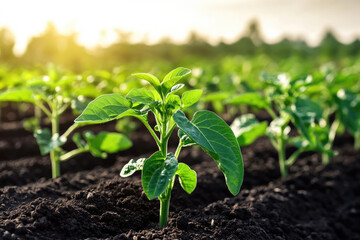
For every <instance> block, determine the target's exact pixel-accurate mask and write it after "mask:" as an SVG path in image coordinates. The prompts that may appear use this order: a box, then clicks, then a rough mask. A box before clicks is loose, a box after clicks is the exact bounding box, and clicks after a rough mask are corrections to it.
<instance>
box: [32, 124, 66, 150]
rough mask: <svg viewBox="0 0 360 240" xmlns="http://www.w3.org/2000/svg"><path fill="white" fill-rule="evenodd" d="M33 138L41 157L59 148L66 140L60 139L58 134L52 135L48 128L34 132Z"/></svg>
mask: <svg viewBox="0 0 360 240" xmlns="http://www.w3.org/2000/svg"><path fill="white" fill-rule="evenodd" d="M34 136H35V138H36V141H37V143H38V145H39V148H40V152H41V155H45V154H48V153H49V152H50V151H51V150H53V149H55V148H57V147H60V146H61V145H63V144H64V143H65V142H66V139H64V138H61V137H60V136H59V134H54V135H52V133H51V131H50V130H49V129H48V128H45V129H38V130H36V131H35V133H34Z"/></svg>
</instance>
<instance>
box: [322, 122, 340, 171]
mask: <svg viewBox="0 0 360 240" xmlns="http://www.w3.org/2000/svg"><path fill="white" fill-rule="evenodd" d="M339 125H340V121H339V120H338V119H335V120H334V122H333V123H332V124H331V127H330V131H329V142H328V143H327V144H326V146H325V148H326V149H327V150H331V148H332V146H333V143H334V140H335V136H336V131H337V129H338V128H339ZM321 160H322V163H323V164H325V165H327V164H329V163H330V154H328V153H323V154H322V155H321Z"/></svg>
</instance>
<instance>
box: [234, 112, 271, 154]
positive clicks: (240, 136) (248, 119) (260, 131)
mask: <svg viewBox="0 0 360 240" xmlns="http://www.w3.org/2000/svg"><path fill="white" fill-rule="evenodd" d="M230 127H231V129H232V130H233V132H234V134H235V136H236V137H237V140H238V143H239V145H240V147H241V146H247V145H249V144H251V143H253V142H254V141H255V140H256V139H257V138H258V137H260V136H263V135H265V134H266V128H267V123H266V122H261V123H260V122H259V121H258V120H257V119H256V118H255V116H254V115H253V114H245V115H242V116H241V117H239V118H236V119H235V120H234V122H233V123H232V124H231V126H230Z"/></svg>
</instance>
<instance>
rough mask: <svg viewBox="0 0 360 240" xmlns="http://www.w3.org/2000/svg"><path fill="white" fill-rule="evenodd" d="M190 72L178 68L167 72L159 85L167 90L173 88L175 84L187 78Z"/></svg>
mask: <svg viewBox="0 0 360 240" xmlns="http://www.w3.org/2000/svg"><path fill="white" fill-rule="evenodd" d="M190 73H191V70H190V69H188V68H183V67H179V68H176V69H174V70H172V71H171V72H169V73H168V74H167V75H166V76H165V77H164V80H163V82H162V83H161V85H162V86H163V87H165V88H167V89H169V88H171V87H173V86H174V84H175V83H177V82H178V81H180V80H181V79H182V78H184V77H186V76H188V75H189V74H190Z"/></svg>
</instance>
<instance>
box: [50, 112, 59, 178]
mask: <svg viewBox="0 0 360 240" xmlns="http://www.w3.org/2000/svg"><path fill="white" fill-rule="evenodd" d="M54 109H56V108H54ZM51 126H52V135H53V136H54V135H59V115H58V114H57V112H56V111H54V112H53V113H52V116H51ZM50 159H51V170H52V178H57V177H59V176H60V151H59V149H58V148H55V149H52V150H51V151H50Z"/></svg>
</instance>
